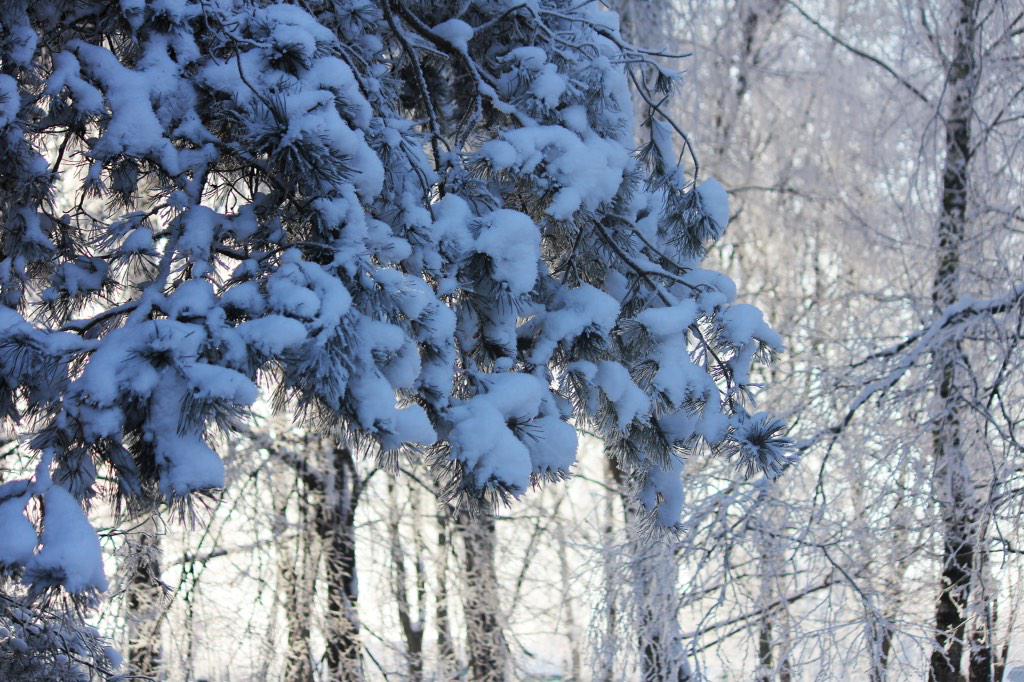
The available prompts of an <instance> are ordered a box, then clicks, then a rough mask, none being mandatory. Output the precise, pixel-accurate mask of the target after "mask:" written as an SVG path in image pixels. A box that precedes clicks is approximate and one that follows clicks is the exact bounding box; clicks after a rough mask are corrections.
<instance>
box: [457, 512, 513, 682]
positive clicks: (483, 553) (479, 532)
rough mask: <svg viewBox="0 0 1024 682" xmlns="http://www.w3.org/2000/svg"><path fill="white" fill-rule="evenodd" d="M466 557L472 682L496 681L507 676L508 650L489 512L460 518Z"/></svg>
mask: <svg viewBox="0 0 1024 682" xmlns="http://www.w3.org/2000/svg"><path fill="white" fill-rule="evenodd" d="M459 533H460V535H461V536H462V540H463V546H464V548H465V554H464V557H463V561H462V566H463V588H464V592H463V595H462V604H463V613H464V617H465V620H466V642H467V649H468V651H469V671H470V679H473V680H479V681H480V682H497V681H498V680H505V679H507V677H508V665H509V651H508V643H507V641H506V640H505V632H504V630H503V627H502V621H501V618H500V614H501V604H500V600H499V598H498V577H497V572H496V571H495V566H494V560H495V556H494V551H495V545H496V542H495V527H494V514H493V513H492V512H491V511H490V510H489V509H480V510H477V511H476V513H474V514H469V513H465V512H463V513H462V514H461V515H460V518H459Z"/></svg>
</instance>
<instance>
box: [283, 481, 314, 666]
mask: <svg viewBox="0 0 1024 682" xmlns="http://www.w3.org/2000/svg"><path fill="white" fill-rule="evenodd" d="M296 485H297V487H298V491H297V493H298V494H297V495H296V497H297V499H298V507H299V510H298V511H299V519H300V521H299V529H300V530H299V532H298V533H297V534H296V537H295V538H294V539H292V540H287V541H283V542H281V543H280V544H279V545H278V552H277V557H278V558H277V562H278V563H277V566H278V575H279V576H280V580H281V583H282V585H283V588H282V591H283V593H284V611H285V614H284V615H285V620H286V622H287V627H288V650H287V652H286V653H285V673H284V678H285V681H286V682H312V680H313V655H312V646H311V642H310V634H311V631H312V627H311V619H312V611H311V609H310V604H311V603H312V599H311V595H312V594H313V589H314V584H315V582H316V573H317V563H318V562H317V561H316V559H315V557H316V556H317V554H316V552H317V549H316V547H315V546H314V545H315V540H316V527H315V515H316V513H317V506H316V501H315V500H316V498H317V497H318V496H319V494H320V491H319V490H316V489H314V490H309V488H308V487H305V486H303V485H302V483H301V479H300V478H298V477H297V478H296ZM310 498H313V499H310ZM287 511H288V502H287V498H286V499H285V501H284V503H283V504H282V505H281V506H280V507H279V508H278V515H279V518H280V519H281V521H282V523H281V525H282V526H285V524H284V519H285V515H286V514H287ZM281 530H282V531H283V530H284V528H282V529H281Z"/></svg>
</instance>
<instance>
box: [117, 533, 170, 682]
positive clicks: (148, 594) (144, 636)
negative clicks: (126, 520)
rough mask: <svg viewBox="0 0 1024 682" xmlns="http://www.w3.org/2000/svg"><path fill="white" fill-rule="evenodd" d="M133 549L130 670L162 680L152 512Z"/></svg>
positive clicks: (156, 543)
mask: <svg viewBox="0 0 1024 682" xmlns="http://www.w3.org/2000/svg"><path fill="white" fill-rule="evenodd" d="M131 544H132V547H131V549H130V550H129V552H130V559H129V575H128V591H127V592H128V594H127V596H126V600H127V607H128V616H127V620H128V669H129V671H130V672H131V674H133V675H139V676H145V677H151V678H153V679H159V678H160V674H161V658H162V647H161V642H160V623H161V622H162V618H161V611H162V609H161V601H162V599H163V589H162V585H161V580H160V575H161V572H160V557H161V550H160V535H159V532H158V528H157V516H156V514H155V513H151V514H150V515H149V517H148V518H147V519H145V521H143V523H142V524H141V526H140V528H139V533H138V534H137V535H136V536H135V537H133V538H132V540H131Z"/></svg>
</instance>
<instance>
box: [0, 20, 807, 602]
mask: <svg viewBox="0 0 1024 682" xmlns="http://www.w3.org/2000/svg"><path fill="white" fill-rule="evenodd" d="M0 24H2V26H3V35H4V39H3V40H2V41H0V63H2V65H3V71H4V73H3V75H0V145H2V150H3V154H4V157H5V159H6V162H5V165H4V168H3V170H2V171H0V219H2V221H3V223H2V224H3V240H2V245H0V297H2V302H3V307H2V308H0V317H2V319H3V324H2V325H0V367H2V373H0V409H2V410H3V414H4V417H5V418H6V420H7V421H8V422H9V423H11V424H13V425H14V428H15V429H16V431H17V432H18V433H19V434H20V435H23V436H25V437H26V438H27V439H30V440H28V447H29V448H31V450H32V451H33V452H35V453H37V455H38V461H39V462H41V465H40V466H39V468H38V470H37V472H36V473H35V475H33V476H31V477H28V478H26V479H24V480H23V481H20V482H12V483H9V484H7V486H5V488H4V493H3V498H2V501H0V504H2V507H0V509H3V513H4V519H5V530H6V529H7V528H8V526H10V527H11V528H13V527H15V526H17V527H18V528H20V529H21V530H20V531H19V532H21V535H19V536H18V537H19V538H21V539H19V541H18V542H13V543H12V544H10V546H8V545H4V547H5V550H4V554H3V556H0V562H2V563H3V564H4V565H5V567H6V568H7V569H8V570H11V571H14V572H15V573H18V574H21V575H23V576H24V577H25V580H26V581H28V583H29V586H30V589H31V591H32V592H33V593H44V592H48V591H51V590H53V589H54V588H58V587H63V588H64V589H65V590H66V591H67V592H69V593H72V594H83V595H84V594H89V593H92V592H95V591H96V590H102V589H103V588H104V586H105V579H104V577H103V573H102V569H101V567H100V566H99V564H98V561H99V552H98V547H97V546H96V542H95V536H94V534H92V533H91V531H89V526H88V523H87V522H86V521H85V517H84V512H83V511H82V510H81V508H80V507H79V504H78V503H79V502H80V503H83V504H86V505H87V504H88V502H89V500H91V499H92V498H94V497H95V496H96V495H98V494H113V495H115V496H116V497H118V498H119V499H121V501H122V502H125V503H127V507H126V508H127V509H128V510H130V511H135V510H141V509H145V508H148V507H152V506H153V505H155V504H157V503H162V502H167V503H171V504H175V505H187V504H188V500H189V499H190V496H191V495H192V494H193V493H196V492H201V491H209V490H213V489H217V488H220V487H222V486H223V485H224V466H223V464H222V462H221V459H220V457H219V456H218V454H217V452H216V449H215V447H216V446H215V443H216V442H217V438H216V435H217V434H223V435H224V436H226V437H229V438H230V437H231V435H232V434H233V433H235V432H237V431H239V430H242V429H243V427H242V424H244V422H245V420H246V419H247V415H248V410H249V408H250V407H251V406H252V405H253V404H254V403H256V402H257V401H258V400H260V399H261V396H262V397H265V398H268V399H272V400H273V401H274V404H275V405H276V406H277V407H281V408H289V409H294V410H296V411H297V412H298V413H299V414H300V415H301V416H302V417H304V418H305V419H306V420H307V421H308V422H309V423H310V424H311V425H312V426H314V427H316V428H319V429H322V430H325V431H327V430H333V431H337V432H340V433H341V434H343V435H344V437H345V438H347V439H348V440H349V441H350V442H352V443H357V444H359V445H360V449H362V450H363V451H364V452H373V451H380V452H393V451H397V450H402V449H403V448H407V447H410V446H415V447H413V448H412V449H411V450H410V451H411V452H412V453H418V452H420V451H421V450H420V449H418V448H420V447H422V448H427V449H428V450H429V457H430V461H431V462H433V464H434V468H435V471H436V473H437V475H438V476H439V477H441V478H442V479H443V481H444V482H445V483H447V484H448V488H449V490H451V491H452V493H453V494H455V493H462V492H466V493H468V494H471V495H473V496H476V497H479V496H480V495H488V494H490V495H499V496H504V495H512V496H518V495H519V494H521V493H523V492H525V490H526V489H527V488H528V487H529V486H530V485H531V483H533V482H535V481H537V480H539V479H557V478H560V477H564V476H565V475H567V474H568V473H569V472H570V469H571V467H572V465H573V462H574V459H575V451H576V434H575V430H574V428H573V425H572V422H573V420H575V424H578V425H581V426H586V427H587V428H590V429H592V430H593V431H594V432H595V433H597V434H599V435H600V436H601V437H602V438H603V439H604V440H605V442H606V444H607V447H608V452H609V453H610V455H611V456H612V457H614V458H615V459H616V460H617V462H618V464H619V466H620V467H621V468H622V469H623V470H624V471H625V472H627V473H628V474H629V476H630V477H631V479H632V480H633V482H634V484H635V490H636V492H637V494H638V495H639V499H640V501H641V503H642V505H643V506H644V507H645V508H646V510H647V512H648V513H649V514H650V516H651V518H652V519H653V521H654V522H656V523H657V525H660V526H666V527H671V526H673V525H674V524H676V523H677V521H678V518H679V513H680V509H681V507H682V504H683V480H682V479H683V473H682V469H683V463H682V462H683V459H682V458H683V457H684V456H687V455H688V454H690V453H692V452H693V451H694V450H695V449H697V447H698V445H699V444H701V443H705V444H707V445H709V446H711V447H712V448H723V449H724V450H725V451H729V452H732V453H734V455H735V456H736V457H737V458H738V464H740V465H741V466H742V467H743V468H745V469H746V470H748V471H752V470H754V469H760V470H762V471H763V472H765V473H766V474H768V475H770V476H775V475H777V474H778V473H779V472H780V471H781V470H782V469H783V468H784V467H785V466H786V465H787V464H788V462H789V461H790V458H789V455H788V451H787V449H786V448H787V442H786V440H785V438H784V437H782V436H780V435H779V432H780V431H781V424H779V423H778V422H776V421H775V420H773V419H770V418H768V417H767V416H765V415H753V416H751V415H750V414H748V411H747V407H748V406H749V404H750V402H749V400H750V395H749V391H750V390H751V389H752V388H754V385H753V383H752V382H753V379H752V376H751V365H752V363H754V362H755V361H766V360H768V359H769V358H770V356H771V355H772V354H773V353H775V352H778V351H780V350H781V349H782V343H781V340H780V338H779V336H778V335H777V334H776V333H775V332H773V331H772V330H771V329H770V328H769V327H768V326H767V325H766V324H765V322H764V320H763V318H762V316H761V314H760V312H759V311H757V310H756V309H755V308H753V307H751V306H748V305H742V304H737V303H735V295H736V290H735V287H734V286H733V284H732V283H731V282H730V281H729V280H728V279H727V278H726V277H724V276H723V275H721V274H718V273H715V272H712V271H708V270H704V269H702V267H701V260H702V257H703V255H704V250H705V248H706V246H707V245H708V244H709V243H710V242H711V241H712V240H714V239H716V238H718V237H720V236H721V235H722V234H723V232H724V230H725V228H726V224H727V222H728V218H729V209H728V202H727V198H726V193H725V191H724V189H723V188H722V186H721V185H720V184H718V183H717V182H715V181H713V180H707V181H704V182H700V181H699V180H698V178H696V177H693V174H694V172H695V167H691V168H690V169H689V172H690V176H689V177H688V176H687V168H685V167H682V166H680V162H679V157H677V155H676V153H675V151H674V149H675V144H676V143H675V142H673V139H672V134H673V132H674V130H673V128H672V126H671V125H670V122H669V121H668V120H667V119H665V117H664V115H663V113H662V109H661V108H660V104H659V101H662V100H659V99H657V98H663V97H665V96H667V95H668V91H669V90H670V89H671V87H672V85H673V78H672V76H671V74H670V73H668V72H666V71H664V70H663V69H661V68H660V67H658V66H657V65H656V64H654V63H653V61H652V60H651V59H650V57H649V55H648V54H647V53H644V52H642V51H640V50H634V49H633V48H630V47H627V46H626V45H625V43H624V41H623V40H622V39H621V37H620V36H619V32H618V27H617V23H616V18H615V16H614V15H613V14H611V13H608V12H605V11H602V10H601V9H600V8H599V7H598V6H597V3H579V2H576V1H575V0H571V1H570V0H542V1H539V2H530V3H517V2H512V1H510V0H493V1H492V0H474V1H471V2H454V1H453V2H395V1H392V0H380V2H376V3H372V2H363V1H358V0H346V1H336V2H307V3H301V5H300V4H299V3H294V4H287V3H282V4H265V3H259V2H252V1H241V2H238V1H234V2H229V1H228V0H203V1H198V0H196V1H192V0H161V1H159V2H150V3H143V2H141V1H134V0H122V2H120V3H109V2H98V1H96V2H81V1H80V0H79V1H75V2H71V1H70V0H63V1H57V2H50V3H8V4H5V5H4V6H3V8H2V9H0ZM631 82H632V83H634V84H636V85H637V86H639V87H640V90H641V91H642V94H643V98H644V99H645V101H646V102H647V105H646V106H647V110H648V113H647V118H646V121H644V123H645V124H646V130H647V131H648V132H649V141H648V142H647V143H645V144H641V145H639V147H640V148H639V149H638V148H637V147H638V145H637V144H636V142H635V140H636V139H637V125H636V124H637V121H636V120H635V118H634V103H633V99H632V97H631V92H630V83H631ZM648 83H650V86H648ZM675 130H678V128H677V129H675ZM678 142H679V143H680V144H682V141H678ZM688 144H689V143H688V141H687V142H686V145H687V146H688ZM690 151H691V153H692V149H691V150H690ZM413 456H415V454H414V455H413ZM51 460H52V463H53V466H52V471H51V467H50V462H51ZM101 475H102V476H103V477H105V480H107V481H110V484H109V485H108V484H106V483H102V484H101V483H100V476H101ZM32 499H37V500H41V501H42V504H41V506H40V508H41V509H42V514H41V516H40V517H39V518H36V517H33V518H34V519H35V520H36V522H37V524H38V525H34V524H32V523H30V522H29V521H28V518H27V517H26V516H25V515H24V511H23V510H24V509H25V507H26V505H28V504H29V503H30V500H32ZM76 500H77V502H75V501H76ZM11 524H13V525H11ZM65 524H69V525H66V526H65ZM69 529H70V530H69ZM72 531H73V532H72ZM38 533H42V535H41V536H39V535H38ZM22 536H23V537H22ZM72 536H73V537H72ZM65 540H67V542H68V543H71V542H72V540H73V544H74V547H76V548H77V547H79V546H81V547H86V546H89V547H90V549H89V551H85V552H72V545H71V544H67V545H65V544H63V543H64V542H65ZM40 543H42V545H43V547H42V549H40V548H39V546H38V545H39V544H40ZM94 550H95V551H94ZM94 555H95V556H94Z"/></svg>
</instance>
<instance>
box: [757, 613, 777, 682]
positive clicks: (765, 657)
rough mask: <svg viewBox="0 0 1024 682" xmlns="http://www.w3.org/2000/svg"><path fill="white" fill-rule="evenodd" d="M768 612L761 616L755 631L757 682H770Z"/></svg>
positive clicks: (770, 658)
mask: <svg viewBox="0 0 1024 682" xmlns="http://www.w3.org/2000/svg"><path fill="white" fill-rule="evenodd" d="M769 613H770V612H769V611H765V613H764V615H762V616H761V625H760V627H758V629H757V664H758V665H757V668H758V669H757V682H772V668H774V667H775V663H774V661H773V660H772V620H771V617H770V616H769Z"/></svg>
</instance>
